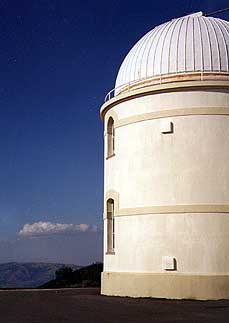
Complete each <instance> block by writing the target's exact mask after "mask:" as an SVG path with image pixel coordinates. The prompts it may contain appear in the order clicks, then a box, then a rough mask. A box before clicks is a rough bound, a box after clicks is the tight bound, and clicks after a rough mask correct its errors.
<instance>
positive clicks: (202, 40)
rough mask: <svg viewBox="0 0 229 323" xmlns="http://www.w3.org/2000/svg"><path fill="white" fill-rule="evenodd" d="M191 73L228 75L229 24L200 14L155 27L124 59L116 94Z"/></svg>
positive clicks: (117, 80)
mask: <svg viewBox="0 0 229 323" xmlns="http://www.w3.org/2000/svg"><path fill="white" fill-rule="evenodd" d="M190 72H219V73H221V72H224V73H228V72H229V22H228V21H225V20H222V19H219V18H213V17H206V16H203V14H202V12H198V13H195V14H191V15H188V16H184V17H180V18H177V19H173V20H171V21H169V22H166V23H164V24H162V25H159V26H157V27H155V28H154V29H152V30H151V31H150V32H148V33H147V34H146V35H145V36H144V37H142V38H141V39H140V40H139V41H138V42H137V43H136V45H135V46H134V47H133V48H132V49H131V50H130V52H129V53H128V55H127V56H126V58H125V59H124V61H123V63H122V65H121V67H120V69H119V72H118V76H117V79H116V85H115V88H116V90H115V94H118V93H119V92H120V91H121V89H122V87H123V86H125V85H127V84H132V83H135V82H138V80H139V81H140V80H144V79H148V78H153V77H156V76H159V77H162V76H165V75H171V74H178V73H183V74H185V73H190Z"/></svg>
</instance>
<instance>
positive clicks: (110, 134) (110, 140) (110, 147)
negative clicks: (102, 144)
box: [107, 117, 115, 157]
mask: <svg viewBox="0 0 229 323" xmlns="http://www.w3.org/2000/svg"><path fill="white" fill-rule="evenodd" d="M114 145H115V135H114V119H113V118H112V117H110V118H109V119H108V122H107V157H111V156H113V155H114V148H115V147H114Z"/></svg>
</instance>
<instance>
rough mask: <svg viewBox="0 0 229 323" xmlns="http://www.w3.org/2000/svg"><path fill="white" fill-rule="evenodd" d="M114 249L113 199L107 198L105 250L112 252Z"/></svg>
mask: <svg viewBox="0 0 229 323" xmlns="http://www.w3.org/2000/svg"><path fill="white" fill-rule="evenodd" d="M114 250H115V218H114V200H113V199H108V200H107V252H108V253H111V252H112V253H113V252H114Z"/></svg>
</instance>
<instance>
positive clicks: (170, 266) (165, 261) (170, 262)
mask: <svg viewBox="0 0 229 323" xmlns="http://www.w3.org/2000/svg"><path fill="white" fill-rule="evenodd" d="M162 270H166V271H175V270H177V261H176V258H174V257H171V256H164V257H162Z"/></svg>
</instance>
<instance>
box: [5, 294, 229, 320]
mask: <svg viewBox="0 0 229 323" xmlns="http://www.w3.org/2000/svg"><path fill="white" fill-rule="evenodd" d="M99 292H100V291H99V289H96V288H94V289H92V288H88V289H65V290H63V289H62V290H12V291H0V322H1V323H46V322H47V323H52V322H53V323H54V322H55V323H65V322H66V323H68V322H69V323H70V322H71V323H73V322H79V323H122V322H123V323H124V322H125V323H128V322H129V323H136V322H139V323H148V322H156V323H160V322H166V323H170V322H182V323H183V322H184V323H191V322H192V323H194V322H195V323H197V322H201V323H202V322H214V323H221V322H222V323H227V322H228V323H229V300H221V301H188V300H184V301H175V300H165V299H148V298H145V299H144V298H141V299H134V298H128V297H107V296H101V295H100V294H99Z"/></svg>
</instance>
